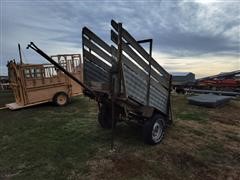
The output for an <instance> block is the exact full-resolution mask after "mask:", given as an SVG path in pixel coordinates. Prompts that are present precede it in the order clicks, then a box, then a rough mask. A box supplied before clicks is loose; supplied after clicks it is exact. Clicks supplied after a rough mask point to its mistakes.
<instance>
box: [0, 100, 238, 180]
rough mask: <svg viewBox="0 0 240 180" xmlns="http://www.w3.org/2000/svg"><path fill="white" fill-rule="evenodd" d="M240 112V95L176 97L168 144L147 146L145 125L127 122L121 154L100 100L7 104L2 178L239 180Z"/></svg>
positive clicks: (0, 151)
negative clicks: (192, 101) (230, 98)
mask: <svg viewBox="0 0 240 180" xmlns="http://www.w3.org/2000/svg"><path fill="white" fill-rule="evenodd" d="M9 98H11V97H9ZM6 99H7V98H5V100H4V101H6ZM0 101H2V96H1V99H0ZM4 103H5V102H4ZM239 110H240V101H235V102H231V103H230V104H229V105H227V106H225V107H221V108H216V109H207V108H202V107H196V106H191V105H188V104H187V101H186V99H185V97H184V96H174V97H173V112H174V123H173V125H172V126H171V127H170V128H169V129H168V131H167V134H166V136H165V139H164V140H163V142H162V143H161V144H159V145H156V146H149V145H145V144H143V143H142V138H141V129H140V128H139V127H137V126H127V125H124V124H121V125H119V126H118V127H117V130H116V134H117V137H116V141H115V144H116V151H114V152H111V151H110V137H111V132H110V131H107V130H103V129H101V128H100V127H99V125H98V123H97V121H96V119H97V106H96V103H95V102H94V101H90V100H89V99H87V98H84V97H77V98H74V99H73V101H72V103H71V104H69V105H68V106H66V107H55V106H53V105H51V104H45V105H40V106H35V107H31V108H27V109H22V110H19V111H10V110H7V109H5V110H0V179H31V180H32V179H44V180H45V179H84V180H85V179H201V180H202V179H236V180H237V179H240V116H239Z"/></svg>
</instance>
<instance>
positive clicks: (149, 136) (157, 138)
mask: <svg viewBox="0 0 240 180" xmlns="http://www.w3.org/2000/svg"><path fill="white" fill-rule="evenodd" d="M164 132H165V121H164V119H163V117H162V116H161V115H159V114H156V115H153V117H152V118H151V119H149V120H148V121H147V122H146V123H145V124H144V126H143V137H144V141H145V143H147V144H151V145H155V144H158V143H160V142H161V141H162V139H163V137H164Z"/></svg>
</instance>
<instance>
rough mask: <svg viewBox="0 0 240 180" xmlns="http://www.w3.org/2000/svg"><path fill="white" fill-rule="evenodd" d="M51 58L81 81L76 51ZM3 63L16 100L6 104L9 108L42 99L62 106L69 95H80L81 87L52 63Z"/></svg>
mask: <svg viewBox="0 0 240 180" xmlns="http://www.w3.org/2000/svg"><path fill="white" fill-rule="evenodd" d="M51 58H52V59H53V60H55V61H56V62H58V63H59V64H60V65H61V66H62V67H63V68H64V69H65V70H66V71H68V72H70V73H71V74H72V75H73V76H75V77H77V78H78V79H79V80H82V62H81V56H80V54H64V55H55V56H51ZM7 66H8V72H9V79H10V86H11V88H12V90H13V94H14V97H15V101H16V102H14V103H10V104H6V106H7V107H8V108H9V109H12V110H15V109H20V108H24V107H28V106H33V105H37V104H41V103H45V102H54V103H55V104H56V105H59V106H64V105H66V104H67V103H68V102H69V100H70V98H71V97H72V96H76V95H80V94H82V87H81V86H79V85H78V84H77V83H76V82H75V81H73V80H72V79H71V78H69V77H68V76H66V75H65V74H64V73H63V72H62V71H59V70H58V69H57V68H56V67H54V66H53V65H52V64H24V63H16V62H15V60H12V61H10V62H8V65H7Z"/></svg>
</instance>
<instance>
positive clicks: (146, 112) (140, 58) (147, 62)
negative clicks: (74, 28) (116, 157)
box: [28, 20, 172, 145]
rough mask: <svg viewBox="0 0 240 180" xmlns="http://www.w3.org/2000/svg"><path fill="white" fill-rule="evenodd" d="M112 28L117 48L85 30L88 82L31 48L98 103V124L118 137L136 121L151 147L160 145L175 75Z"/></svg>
mask: <svg viewBox="0 0 240 180" xmlns="http://www.w3.org/2000/svg"><path fill="white" fill-rule="evenodd" d="M111 25H112V28H113V29H112V30H111V40H112V41H113V42H114V44H115V46H114V45H111V46H110V45H108V44H107V43H105V42H104V41H103V40H102V39H100V38H99V37H98V36H97V35H96V34H94V33H93V32H92V31H91V30H90V29H88V28H87V27H84V28H83V30H82V51H83V63H84V66H83V73H84V74H83V77H84V78H83V82H82V81H79V80H78V79H76V78H75V77H73V76H72V75H71V74H69V73H68V72H67V71H66V70H65V69H64V68H63V67H61V66H60V65H59V64H58V63H56V62H55V61H53V60H52V59H51V58H50V57H49V56H48V55H47V54H45V53H44V52H43V51H42V50H41V49H39V48H38V47H37V46H36V45H35V44H33V43H30V44H29V46H28V47H30V48H32V49H33V50H35V51H36V52H37V53H39V54H40V55H42V56H43V57H45V58H46V59H47V60H48V61H49V62H51V63H53V64H54V65H55V66H56V67H57V68H58V69H59V70H61V71H63V72H64V73H65V74H66V75H68V76H69V77H70V78H72V79H73V80H75V81H76V82H77V83H79V84H80V85H81V86H82V87H83V93H84V94H85V95H86V96H88V97H90V98H93V99H95V100H96V101H97V102H98V105H99V113H98V121H99V123H100V125H101V126H102V127H103V128H106V129H112V132H113V137H114V134H115V133H114V129H115V126H116V124H117V123H118V122H121V121H123V122H132V121H133V122H137V123H138V124H140V125H142V130H143V138H144V141H145V142H146V143H148V144H157V143H159V142H161V140H162V139H163V136H164V133H165V129H166V127H167V126H168V125H170V124H171V122H172V116H171V103H170V102H171V100H170V91H171V75H170V74H169V73H168V72H167V71H166V70H164V69H163V68H162V67H161V66H160V65H159V64H158V63H157V62H156V61H155V60H154V59H153V58H152V57H151V53H150V54H149V53H147V51H146V50H145V49H144V48H143V47H142V46H141V45H140V44H139V42H138V41H136V40H135V39H134V38H133V37H132V35H130V34H129V33H128V32H127V30H126V29H125V28H123V27H122V24H121V23H117V22H115V21H114V20H112V21H111ZM112 139H113V138H112ZM112 145H113V143H112Z"/></svg>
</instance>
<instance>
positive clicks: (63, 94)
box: [53, 92, 69, 106]
mask: <svg viewBox="0 0 240 180" xmlns="http://www.w3.org/2000/svg"><path fill="white" fill-rule="evenodd" d="M60 96H64V97H65V98H66V101H65V103H63V104H60V103H59V102H58V98H59V97H60ZM53 102H54V104H55V105H57V106H65V105H67V104H68V102H69V97H68V95H67V94H66V93H64V92H60V93H57V94H56V95H55V96H54V98H53Z"/></svg>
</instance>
